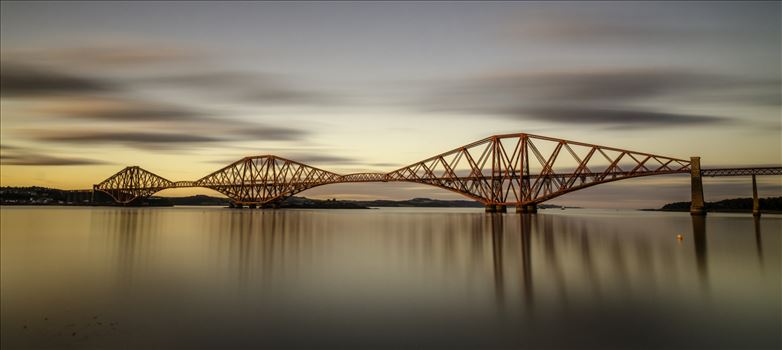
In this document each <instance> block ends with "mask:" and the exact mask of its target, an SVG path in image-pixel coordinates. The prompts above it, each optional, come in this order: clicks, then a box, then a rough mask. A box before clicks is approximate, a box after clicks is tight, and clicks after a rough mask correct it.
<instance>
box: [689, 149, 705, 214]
mask: <svg viewBox="0 0 782 350" xmlns="http://www.w3.org/2000/svg"><path fill="white" fill-rule="evenodd" d="M690 190H691V192H692V202H690V215H706V208H705V206H706V203H705V202H704V200H703V177H701V157H690Z"/></svg>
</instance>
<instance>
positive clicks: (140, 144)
mask: <svg viewBox="0 0 782 350" xmlns="http://www.w3.org/2000/svg"><path fill="white" fill-rule="evenodd" d="M227 125H229V126H228V127H226V124H215V125H212V126H211V127H210V126H209V125H203V126H202V127H203V128H204V129H202V130H199V129H195V128H193V131H190V132H156V131H119V132H118V131H103V130H87V131H84V130H81V129H78V130H57V131H51V130H28V131H27V135H29V136H31V137H32V138H33V139H35V140H37V141H41V142H49V143H66V144H73V145H123V146H129V147H133V148H140V149H147V150H149V149H153V150H154V149H164V148H165V149H170V148H182V147H185V146H191V147H192V146H197V145H205V144H213V143H218V142H234V141H292V140H297V139H300V138H303V137H305V136H306V132H304V131H301V130H297V129H290V128H280V127H267V126H262V125H259V124H249V123H248V124H247V125H248V126H246V127H241V125H240V126H234V125H232V124H231V123H227Z"/></svg>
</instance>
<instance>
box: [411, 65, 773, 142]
mask: <svg viewBox="0 0 782 350" xmlns="http://www.w3.org/2000/svg"><path fill="white" fill-rule="evenodd" d="M780 84H782V82H781V80H780V78H768V79H752V78H745V77H737V76H730V75H724V74H710V73H703V72H696V71H693V70H689V71H687V70H679V69H663V68H655V69H653V68H638V69H622V68H616V69H602V70H567V71H564V70H563V71H551V72H543V73H540V72H536V73H498V74H493V75H487V76H479V77H472V78H462V79H454V80H450V81H443V82H438V83H434V84H433V86H434V87H433V88H432V89H433V93H432V94H431V95H429V96H428V98H427V99H426V100H425V101H423V102H422V108H423V109H425V110H427V111H434V112H447V113H453V112H456V113H463V114H484V115H485V114H490V115H497V116H504V117H511V118H513V119H518V120H539V121H547V122H553V123H574V124H584V125H588V124H592V125H602V126H610V127H613V128H616V129H626V128H633V127H676V126H683V125H691V124H696V123H700V124H702V125H707V124H715V123H724V122H726V121H729V120H730V119H729V118H725V117H716V116H709V115H693V114H687V113H678V112H675V109H676V107H677V106H679V105H680V104H681V103H682V102H683V101H686V102H687V103H693V102H697V101H701V102H702V103H705V102H711V103H714V102H715V101H718V102H717V104H720V103H721V104H734V105H735V104H741V105H751V106H758V105H760V106H769V107H778V106H779V105H780V104H781V103H780V98H781V97H780V94H779V88H780ZM661 101H667V102H666V103H661ZM650 105H656V106H659V107H656V108H653V107H649V106H650ZM661 105H664V106H665V107H662V106H661Z"/></svg>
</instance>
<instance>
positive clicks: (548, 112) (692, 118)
mask: <svg viewBox="0 0 782 350" xmlns="http://www.w3.org/2000/svg"><path fill="white" fill-rule="evenodd" d="M508 114H509V115H512V116H513V118H515V119H520V120H525V119H527V120H528V119H534V120H539V121H545V122H552V123H563V124H591V125H603V126H609V127H611V128H612V129H617V130H622V129H631V128H636V127H674V126H686V125H693V124H715V123H725V122H728V121H730V120H729V119H726V118H719V117H712V116H698V115H690V114H679V113H665V112H654V111H644V110H620V109H590V108H578V107H572V108H567V107H565V108H558V107H544V108H529V109H524V108H521V109H519V110H516V111H512V110H509V111H508Z"/></svg>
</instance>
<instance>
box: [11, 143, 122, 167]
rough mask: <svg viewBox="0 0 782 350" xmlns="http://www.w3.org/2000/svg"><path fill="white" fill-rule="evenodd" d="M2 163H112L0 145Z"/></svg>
mask: <svg viewBox="0 0 782 350" xmlns="http://www.w3.org/2000/svg"><path fill="white" fill-rule="evenodd" d="M0 164H2V165H28V166H63V165H100V164H110V163H108V162H105V161H100V160H95V159H89V158H78V157H62V156H54V155H47V154H42V153H40V152H39V151H33V150H27V149H24V148H22V147H18V146H11V145H6V144H3V145H0Z"/></svg>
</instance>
